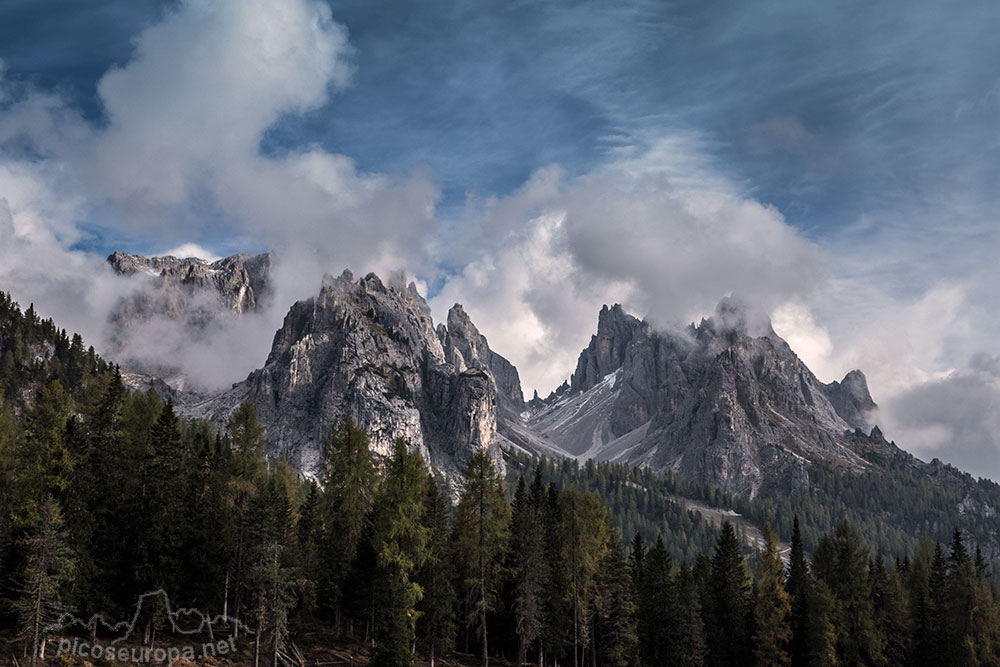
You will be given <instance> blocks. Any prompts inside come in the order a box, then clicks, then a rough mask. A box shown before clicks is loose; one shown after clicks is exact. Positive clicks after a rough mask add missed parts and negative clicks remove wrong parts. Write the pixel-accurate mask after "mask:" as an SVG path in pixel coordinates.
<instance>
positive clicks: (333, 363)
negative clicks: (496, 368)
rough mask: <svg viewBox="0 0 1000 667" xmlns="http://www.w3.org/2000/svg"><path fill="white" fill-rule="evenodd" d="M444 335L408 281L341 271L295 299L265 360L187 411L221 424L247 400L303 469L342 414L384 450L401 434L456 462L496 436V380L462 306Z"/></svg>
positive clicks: (311, 464) (447, 465)
mask: <svg viewBox="0 0 1000 667" xmlns="http://www.w3.org/2000/svg"><path fill="white" fill-rule="evenodd" d="M441 335H442V336H443V338H444V340H445V341H446V342H445V344H442V339H441V338H439V334H438V332H436V331H435V329H434V325H433V322H432V320H431V314H430V309H429V307H428V306H427V303H426V302H425V301H424V299H423V298H422V297H421V296H420V294H419V293H417V291H416V288H415V286H414V285H413V284H412V283H411V284H410V285H409V286H408V287H406V286H402V285H391V284H390V285H386V284H384V283H382V281H381V280H380V279H379V278H378V277H377V276H375V275H374V274H369V275H368V276H366V277H365V278H362V279H361V280H358V281H355V280H354V279H353V277H352V276H351V275H350V273H349V272H345V273H344V274H343V275H341V276H340V277H339V278H337V279H332V278H328V279H326V280H324V284H323V287H322V289H321V290H320V293H319V295H318V296H317V297H315V298H312V299H308V300H306V301H300V302H298V303H296V304H295V305H294V306H292V308H291V310H290V311H289V312H288V314H287V315H286V317H285V321H284V324H283V325H282V327H281V329H280V330H278V332H277V333H276V334H275V337H274V343H273V345H272V348H271V352H270V355H269V356H268V358H267V362H266V363H265V365H264V367H263V368H261V369H260V370H257V371H254V372H253V373H251V375H250V376H249V377H248V378H247V379H246V381H244V382H242V383H240V384H238V385H236V386H234V387H233V389H232V390H230V391H229V392H226V393H225V394H224V395H222V396H218V397H215V398H213V399H210V400H209V401H207V402H206V403H204V404H202V405H200V406H195V407H193V408H192V413H201V414H205V415H207V416H209V417H211V418H213V419H214V420H215V421H217V422H220V423H221V422H224V421H225V419H226V418H227V417H228V414H229V413H230V412H231V411H232V409H234V408H235V407H236V406H237V405H239V403H241V402H243V401H249V402H250V403H252V404H253V405H255V406H256V408H257V411H258V413H259V415H260V419H261V421H262V422H263V423H264V424H265V425H266V428H267V438H268V441H269V443H270V444H271V446H272V450H273V452H275V453H277V452H280V453H284V454H287V455H288V456H289V457H290V459H291V460H292V461H293V462H296V463H298V465H299V466H300V467H301V469H303V470H307V471H315V470H316V469H317V468H318V465H319V463H320V461H321V454H322V446H323V443H324V442H325V441H326V440H327V438H328V437H329V435H330V432H331V429H332V427H333V426H334V425H335V424H336V422H337V421H338V420H340V419H341V418H343V417H348V416H349V417H352V418H353V419H354V420H356V421H357V422H358V423H359V424H361V425H362V426H364V427H365V428H366V429H367V430H368V432H369V434H370V435H371V439H372V446H373V449H374V450H375V451H377V452H379V453H381V454H388V453H389V452H390V451H391V447H392V443H393V441H394V440H395V439H396V438H398V437H403V438H406V439H407V440H409V442H410V443H411V445H412V446H413V447H414V448H416V449H418V450H419V451H420V452H421V453H422V454H423V455H424V457H425V458H426V459H427V460H429V461H430V462H431V463H432V464H433V465H434V466H435V467H437V468H438V469H439V470H441V471H443V472H446V473H449V472H454V471H457V470H458V469H459V468H460V467H461V466H462V464H463V463H464V461H465V460H466V459H467V458H468V456H469V455H470V454H471V453H472V452H473V451H475V450H477V449H481V448H491V447H493V445H494V443H495V437H496V423H497V388H496V387H497V385H496V382H495V381H494V379H493V375H492V373H491V371H490V368H489V365H488V360H489V358H490V351H489V348H488V347H487V346H486V341H485V339H483V338H482V337H481V336H479V335H478V332H477V331H476V329H475V327H473V326H472V324H471V322H469V321H468V318H467V317H464V311H462V309H461V307H460V306H458V307H456V308H454V309H452V315H451V316H450V317H449V324H448V326H447V327H444V328H443V332H442V334H441ZM466 357H468V360H466ZM483 359H486V360H487V362H486V363H484V362H483V361H482V360H483Z"/></svg>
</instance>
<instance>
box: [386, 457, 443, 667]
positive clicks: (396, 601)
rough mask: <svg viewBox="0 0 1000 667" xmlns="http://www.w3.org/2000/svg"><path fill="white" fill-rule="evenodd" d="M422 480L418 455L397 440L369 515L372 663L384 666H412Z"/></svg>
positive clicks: (423, 554) (423, 548)
mask: <svg viewBox="0 0 1000 667" xmlns="http://www.w3.org/2000/svg"><path fill="white" fill-rule="evenodd" d="M427 481H428V478H427V471H426V469H425V467H424V460H423V458H421V456H420V453H419V452H416V451H413V452H411V451H409V445H408V443H407V442H406V440H403V439H402V438H399V439H397V440H396V442H395V444H394V446H393V453H392V458H390V459H389V461H388V462H387V466H386V474H385V480H384V482H383V484H382V485H381V487H380V489H379V493H378V496H377V497H376V499H375V503H374V508H373V511H372V514H373V517H372V544H373V546H374V549H375V555H376V559H377V569H376V581H375V598H376V604H375V662H376V663H377V664H379V665H384V666H385V667H410V666H411V665H412V664H413V643H414V641H415V637H416V634H415V633H416V622H417V603H418V602H419V601H420V599H421V596H422V595H423V589H422V588H421V587H420V585H419V584H418V583H417V582H416V580H415V579H416V573H417V571H418V570H419V568H420V567H422V566H423V564H424V562H425V560H426V558H427V542H428V540H429V539H430V532H431V531H430V528H429V527H428V526H427V525H426V524H425V523H424V509H425V508H424V502H425V499H426V497H427V489H426V484H427Z"/></svg>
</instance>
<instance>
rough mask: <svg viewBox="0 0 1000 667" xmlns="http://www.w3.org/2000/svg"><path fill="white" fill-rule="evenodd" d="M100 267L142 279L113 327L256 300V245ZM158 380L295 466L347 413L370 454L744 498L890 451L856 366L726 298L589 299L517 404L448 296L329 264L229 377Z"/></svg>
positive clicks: (263, 273)
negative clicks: (665, 308) (671, 305)
mask: <svg viewBox="0 0 1000 667" xmlns="http://www.w3.org/2000/svg"><path fill="white" fill-rule="evenodd" d="M108 264H109V265H110V266H111V267H112V268H113V269H114V270H115V271H116V272H118V273H119V274H122V275H131V276H134V275H136V274H139V275H140V276H143V277H142V278H141V279H142V280H145V283H144V285H145V287H144V288H143V289H142V290H140V291H138V292H136V293H134V294H133V295H132V296H131V297H129V299H127V300H124V301H123V302H122V303H121V304H120V305H119V307H118V308H117V309H116V310H115V311H114V313H113V314H112V316H111V324H112V325H113V327H115V328H116V329H117V330H118V331H120V332H127V331H128V328H129V327H130V326H132V324H133V323H134V322H135V321H137V320H143V319H148V318H150V317H153V316H156V317H163V316H166V317H171V318H178V319H182V320H183V321H184V322H185V323H187V324H188V325H189V326H191V327H192V328H196V327H199V326H203V325H204V323H205V322H206V321H209V320H211V319H212V318H214V317H231V316H237V317H238V316H240V315H241V314H244V313H247V312H251V311H253V310H255V309H256V308H257V307H258V305H259V304H261V303H263V302H265V301H266V300H267V299H268V298H269V297H270V288H269V285H270V274H269V272H270V268H271V260H270V257H269V256H268V255H266V254H265V255H258V256H256V257H251V256H248V255H236V256H233V257H229V258H226V259H223V260H219V261H216V262H211V263H209V262H206V261H204V260H200V259H196V258H186V259H178V258H173V257H161V258H145V257H140V256H137V255H130V254H127V253H114V254H112V255H111V256H110V257H109V258H108ZM123 365H125V366H126V368H128V360H124V361H123ZM137 370H142V371H145V372H146V374H145V375H136V376H129V377H133V378H136V380H135V381H136V382H137V383H143V382H145V383H147V384H148V383H149V382H150V373H149V371H150V369H148V368H147V369H137ZM153 370H154V371H155V369H153ZM154 374H155V373H154ZM155 386H157V387H158V388H159V389H160V390H161V391H166V385H165V384H163V383H158V384H155ZM172 394H173V397H174V400H175V402H176V404H177V405H178V409H179V411H180V412H181V413H182V414H185V415H188V416H192V417H207V418H209V419H211V420H212V421H214V422H215V423H217V424H220V425H221V424H224V423H225V421H226V420H227V419H228V416H229V415H230V414H231V413H232V411H233V410H235V408H236V407H237V406H238V405H240V404H241V403H244V402H249V403H251V404H253V405H254V406H255V407H256V408H257V411H258V414H259V416H260V419H261V421H262V423H263V424H264V425H265V427H266V429H267V437H268V442H269V446H270V447H271V453H272V454H275V455H278V454H281V455H285V456H287V457H288V458H289V459H290V460H291V461H292V462H293V463H294V464H295V465H297V466H298V467H299V468H300V469H301V470H303V471H305V472H314V471H316V470H317V469H318V466H319V465H320V462H321V457H322V450H323V443H324V441H325V439H326V438H327V437H328V435H329V433H330V429H331V428H332V426H333V425H334V424H335V423H336V422H337V420H339V419H341V418H343V417H347V416H349V417H352V418H353V419H355V420H356V421H357V422H359V423H360V424H361V425H363V426H364V427H365V428H366V429H367V430H368V432H369V433H370V434H371V437H372V445H373V448H374V449H375V450H376V451H378V452H379V453H382V454H386V453H388V452H389V451H390V448H391V446H392V443H393V441H394V440H395V439H396V438H398V437H403V438H406V439H407V440H408V441H409V442H410V444H411V446H413V447H414V448H417V449H418V450H419V451H420V452H421V453H422V454H423V455H424V457H425V458H426V459H427V460H428V461H429V462H430V463H431V464H432V465H433V466H434V467H435V468H437V469H438V470H439V471H441V472H442V473H444V474H446V475H451V474H453V473H454V472H456V471H457V470H459V469H460V468H461V467H462V465H463V463H464V461H465V460H466V459H467V458H468V456H469V455H470V453H471V452H472V451H474V450H476V449H479V448H486V449H489V450H490V451H492V452H493V453H494V454H495V457H496V458H497V459H498V460H499V459H500V458H501V452H502V451H503V450H521V451H525V452H528V453H537V454H542V455H546V456H555V457H569V458H574V459H578V460H587V459H596V460H606V461H612V462H618V463H627V464H632V465H639V466H643V467H648V468H651V469H653V470H655V471H672V472H675V473H677V474H679V475H681V476H683V477H685V478H688V479H691V480H694V481H697V482H699V483H704V484H709V485H712V486H714V487H716V488H718V489H720V490H723V491H725V492H727V493H732V494H738V495H745V496H748V497H754V496H757V495H758V494H760V493H761V492H770V491H780V490H782V489H785V490H794V489H799V488H804V487H807V486H808V485H809V474H810V469H811V468H812V467H813V466H814V465H816V464H819V463H822V464H825V465H833V466H835V467H837V468H841V469H844V470H848V471H861V470H864V469H866V468H867V467H868V466H870V465H871V464H870V462H869V460H868V459H867V458H866V452H869V451H872V450H878V451H881V452H883V453H885V454H889V455H895V453H896V452H898V450H896V448H895V445H894V444H892V443H889V442H886V441H885V439H884V438H883V437H882V434H881V432H880V431H879V430H878V429H877V428H876V427H874V425H873V424H872V423H871V420H872V417H873V415H874V414H875V411H876V408H877V406H876V405H875V403H874V402H873V401H872V398H871V395H870V394H869V391H868V386H867V382H866V380H865V377H864V375H863V373H862V372H861V371H859V370H854V371H851V372H850V373H848V374H847V375H846V376H845V377H844V379H843V380H842V381H840V382H832V383H829V384H825V383H823V382H821V381H819V380H818V379H817V378H816V376H815V375H814V374H813V373H812V372H811V371H810V370H809V369H808V368H807V367H806V365H805V364H804V363H803V362H802V361H801V360H800V359H799V358H798V357H797V356H796V355H795V353H794V352H793V351H792V349H791V348H790V347H789V346H788V344H787V343H786V342H785V341H784V340H783V339H782V338H781V337H780V336H778V335H777V334H776V333H775V332H774V330H773V329H772V328H771V325H770V323H769V322H768V321H767V320H766V318H762V317H760V316H757V315H756V314H754V313H753V312H752V311H750V310H748V309H747V308H746V307H745V306H744V305H743V304H741V303H740V302H739V300H738V299H734V298H725V299H723V300H722V301H721V302H720V303H719V305H718V307H717V308H716V311H715V313H714V314H713V315H712V317H710V318H708V319H705V320H702V321H701V322H700V323H699V324H697V325H695V324H691V325H690V326H688V327H686V328H681V329H676V330H669V331H668V330H662V329H657V328H655V327H654V326H652V325H651V324H650V323H648V322H645V321H642V320H640V319H638V318H636V317H634V316H632V315H629V314H628V313H626V312H625V311H624V310H623V309H622V307H621V306H620V305H614V306H611V307H608V306H605V307H604V308H603V309H602V310H601V311H600V313H599V314H598V317H597V330H596V333H595V334H594V336H593V337H592V338H591V341H590V344H589V345H588V346H587V347H586V348H585V349H584V350H582V351H581V353H580V356H579V360H578V362H577V365H576V369H575V370H574V371H573V372H572V374H571V375H570V377H569V379H568V381H567V382H566V383H564V384H563V386H561V387H560V388H559V389H558V390H556V391H555V392H553V393H552V394H551V395H550V396H548V397H546V398H544V399H543V398H540V397H538V396H537V395H536V396H535V397H533V398H532V399H531V400H529V401H525V400H524V395H523V391H522V389H521V384H520V379H519V376H518V372H517V369H516V368H515V367H514V366H513V364H511V363H510V362H509V361H508V360H507V359H505V358H504V357H503V356H501V354H500V353H498V352H497V351H494V350H493V349H491V348H490V346H489V343H488V341H487V340H486V337H485V336H483V335H482V334H481V333H480V332H479V330H478V329H477V328H476V326H475V325H474V324H473V322H472V321H471V319H470V318H469V316H468V314H467V313H466V312H465V310H464V308H463V307H462V306H461V305H460V304H456V305H455V306H454V307H452V308H451V310H450V311H449V313H448V316H447V321H446V322H443V323H439V324H437V325H436V326H435V323H434V322H433V320H432V317H431V311H430V308H429V306H428V305H427V302H426V301H425V300H424V298H423V297H422V296H421V295H420V294H419V292H418V291H417V289H416V287H415V285H414V284H413V283H410V284H402V283H396V282H393V281H389V282H388V283H386V282H383V281H382V280H381V279H380V278H379V277H378V276H376V275H375V274H369V275H367V276H365V277H363V278H360V279H355V278H354V276H352V275H351V274H350V273H349V272H346V271H345V272H344V273H343V274H342V275H340V276H339V277H338V278H332V277H329V276H328V277H327V278H325V279H324V281H323V284H322V286H321V288H320V291H319V294H318V295H316V296H315V297H313V298H310V299H306V300H303V301H299V302H297V303H295V304H294V305H292V307H291V309H290V310H289V311H288V314H287V315H286V316H285V318H284V322H283V324H282V326H281V328H280V329H279V330H278V331H277V332H276V333H275V335H274V340H273V343H272V346H271V351H270V354H269V355H268V357H267V359H266V360H263V364H262V366H261V367H260V368H259V369H258V370H255V371H253V372H252V373H250V375H249V376H248V377H247V378H246V379H245V380H243V381H242V382H239V383H237V384H235V385H233V386H232V387H231V388H229V389H227V390H224V391H220V392H215V393H212V394H209V395H204V394H196V393H191V392H184V391H172ZM900 454H901V452H900Z"/></svg>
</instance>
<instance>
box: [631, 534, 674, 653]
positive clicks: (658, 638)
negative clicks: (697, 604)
mask: <svg viewBox="0 0 1000 667" xmlns="http://www.w3.org/2000/svg"><path fill="white" fill-rule="evenodd" d="M672 568H673V565H672V562H671V558H670V554H669V553H667V549H666V547H665V546H664V544H663V538H662V537H660V536H659V535H658V536H657V537H656V540H655V541H654V542H653V546H651V547H650V548H649V551H647V552H646V554H645V557H644V558H643V560H642V575H641V577H640V580H639V624H638V631H639V645H640V650H641V654H642V662H643V664H644V665H670V664H673V661H674V657H675V650H676V649H677V648H678V647H677V646H676V645H675V644H674V640H675V638H676V634H675V633H673V632H671V628H673V627H675V626H676V625H677V621H678V619H677V618H675V616H674V614H675V611H676V608H677V604H676V602H675V599H674V596H675V590H674V582H673V576H672Z"/></svg>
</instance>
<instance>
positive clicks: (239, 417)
mask: <svg viewBox="0 0 1000 667" xmlns="http://www.w3.org/2000/svg"><path fill="white" fill-rule="evenodd" d="M226 435H227V436H228V442H229V451H228V459H229V471H230V472H229V476H228V477H229V479H228V481H227V483H226V488H225V496H224V497H225V500H224V502H225V509H226V530H225V533H224V539H225V542H226V551H227V552H228V554H229V558H228V561H229V562H228V564H227V570H226V582H225V591H224V593H223V599H224V602H223V614H225V615H227V616H228V615H230V613H231V614H232V615H233V616H234V617H236V618H239V616H240V612H241V611H242V602H243V595H244V589H245V588H246V586H247V583H248V581H247V579H248V576H247V571H248V569H249V565H250V559H251V555H252V554H251V546H252V545H251V539H250V533H251V530H252V521H251V517H250V508H251V505H252V503H253V500H254V498H255V496H256V495H257V493H258V491H259V489H260V486H261V485H262V484H263V482H264V479H265V461H264V428H263V427H262V426H261V425H260V423H259V422H258V421H257V410H256V408H254V407H253V406H252V405H250V404H248V403H244V404H243V405H240V406H239V407H238V408H237V409H236V411H235V412H234V413H233V415H232V417H230V419H229V422H228V423H227V424H226ZM230 591H232V599H233V605H232V607H231V608H230V606H229V599H230ZM238 630H239V626H237V632H238Z"/></svg>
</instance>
